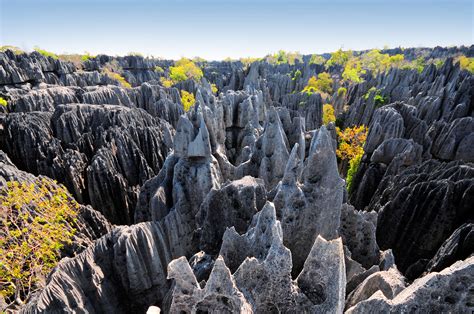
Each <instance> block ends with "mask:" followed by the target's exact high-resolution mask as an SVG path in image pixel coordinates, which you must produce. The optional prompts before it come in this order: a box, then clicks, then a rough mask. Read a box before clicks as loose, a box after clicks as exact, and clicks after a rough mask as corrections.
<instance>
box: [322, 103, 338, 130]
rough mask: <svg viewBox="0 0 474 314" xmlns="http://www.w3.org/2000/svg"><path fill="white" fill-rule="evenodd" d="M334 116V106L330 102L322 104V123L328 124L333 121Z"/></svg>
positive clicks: (334, 119)
mask: <svg viewBox="0 0 474 314" xmlns="http://www.w3.org/2000/svg"><path fill="white" fill-rule="evenodd" d="M335 121H336V116H335V115H334V107H333V106H332V105H331V104H325V105H323V124H324V125H326V124H329V123H330V122H335Z"/></svg>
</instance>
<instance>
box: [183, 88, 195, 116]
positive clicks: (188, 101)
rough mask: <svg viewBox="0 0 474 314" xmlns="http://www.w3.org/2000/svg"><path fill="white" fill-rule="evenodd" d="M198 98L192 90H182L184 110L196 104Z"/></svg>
mask: <svg viewBox="0 0 474 314" xmlns="http://www.w3.org/2000/svg"><path fill="white" fill-rule="evenodd" d="M195 102H196V100H195V99H194V95H193V94H192V93H190V92H187V91H185V90H183V89H182V90H181V103H182V104H183V108H184V111H188V110H189V109H191V107H192V106H194V103H195Z"/></svg>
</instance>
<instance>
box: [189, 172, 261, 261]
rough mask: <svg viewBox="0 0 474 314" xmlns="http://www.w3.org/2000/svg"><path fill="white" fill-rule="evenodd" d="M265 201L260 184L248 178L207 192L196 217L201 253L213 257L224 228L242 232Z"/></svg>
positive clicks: (219, 243)
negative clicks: (233, 228) (232, 228)
mask: <svg viewBox="0 0 474 314" xmlns="http://www.w3.org/2000/svg"><path fill="white" fill-rule="evenodd" d="M265 201H266V190H265V185H264V183H263V181H262V180H261V179H255V178H253V177H249V176H247V177H243V178H242V179H240V180H236V181H232V182H230V183H229V184H227V185H225V186H223V187H222V188H221V189H219V190H211V191H210V192H209V193H208V194H207V196H206V198H205V199H204V201H203V203H202V204H201V207H200V209H199V211H198V213H197V216H196V219H197V224H198V226H199V230H200V248H201V250H204V251H205V252H207V253H211V254H216V253H217V252H218V251H219V249H220V245H221V241H222V236H223V235H224V231H225V229H226V228H227V227H229V228H230V227H232V226H233V227H235V230H236V231H237V232H238V233H243V232H245V231H246V230H247V228H248V226H249V225H250V223H251V221H252V218H253V216H254V215H255V214H256V213H257V212H258V211H259V210H261V209H262V207H263V205H264V204H265Z"/></svg>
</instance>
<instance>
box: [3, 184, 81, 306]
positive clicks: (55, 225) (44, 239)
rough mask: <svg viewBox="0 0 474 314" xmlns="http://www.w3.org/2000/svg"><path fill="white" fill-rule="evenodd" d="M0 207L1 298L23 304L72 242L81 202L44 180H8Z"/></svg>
mask: <svg viewBox="0 0 474 314" xmlns="http://www.w3.org/2000/svg"><path fill="white" fill-rule="evenodd" d="M0 205H1V208H2V211H1V213H0V297H2V298H4V299H5V301H6V302H7V303H8V304H9V305H10V306H11V305H15V304H17V305H21V304H23V303H24V302H26V301H28V299H29V297H30V296H31V295H32V293H33V292H35V291H36V290H38V289H40V288H41V287H42V286H43V284H44V281H45V277H46V276H47V275H48V274H49V273H50V272H51V270H52V269H53V268H54V267H55V266H56V264H57V263H58V261H59V259H60V257H61V249H62V248H63V247H64V246H65V245H68V244H71V243H72V238H73V235H74V233H75V231H76V230H75V229H74V228H73V227H72V226H74V225H75V223H76V219H77V218H76V217H77V209H78V208H79V205H78V204H77V202H76V201H75V200H74V199H72V198H71V197H70V196H68V194H67V191H66V189H65V188H64V187H63V186H58V185H57V184H56V183H55V182H54V181H51V180H46V179H41V180H40V179H38V181H37V182H36V183H35V184H33V183H25V182H22V183H19V182H8V183H7V185H6V186H5V187H4V188H2V189H1V190H0Z"/></svg>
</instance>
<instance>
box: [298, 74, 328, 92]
mask: <svg viewBox="0 0 474 314" xmlns="http://www.w3.org/2000/svg"><path fill="white" fill-rule="evenodd" d="M332 84H333V80H332V78H331V75H330V74H329V73H327V72H322V73H319V74H318V78H316V77H315V76H312V77H310V78H309V80H308V84H306V86H305V88H304V89H303V92H304V93H307V94H312V93H326V94H331V93H332Z"/></svg>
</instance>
